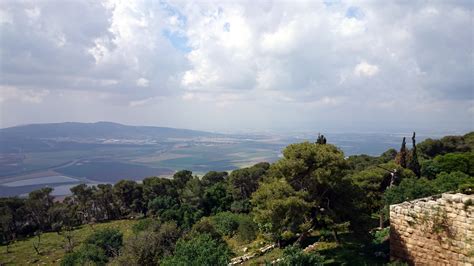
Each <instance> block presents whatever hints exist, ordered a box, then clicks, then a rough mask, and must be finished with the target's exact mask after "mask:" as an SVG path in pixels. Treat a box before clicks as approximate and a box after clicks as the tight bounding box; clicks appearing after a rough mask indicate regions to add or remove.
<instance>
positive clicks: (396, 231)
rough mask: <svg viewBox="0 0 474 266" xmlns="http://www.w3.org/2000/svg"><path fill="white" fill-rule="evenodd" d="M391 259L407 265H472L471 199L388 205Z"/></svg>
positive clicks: (473, 213)
mask: <svg viewBox="0 0 474 266" xmlns="http://www.w3.org/2000/svg"><path fill="white" fill-rule="evenodd" d="M390 257H391V258H392V259H394V260H395V259H396V260H400V261H405V262H408V263H409V264H410V265H463V266H467V265H474V195H464V194H448V193H445V194H443V195H441V196H434V197H428V198H423V199H418V200H414V201H409V202H404V203H400V204H397V205H391V206H390Z"/></svg>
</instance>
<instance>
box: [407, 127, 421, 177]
mask: <svg viewBox="0 0 474 266" xmlns="http://www.w3.org/2000/svg"><path fill="white" fill-rule="evenodd" d="M415 135H416V133H415V132H413V136H412V137H411V141H412V144H413V149H412V151H411V158H410V162H408V168H409V169H410V170H412V171H413V173H415V175H416V176H417V177H418V178H420V177H421V166H420V163H419V162H418V154H417V151H416V140H415Z"/></svg>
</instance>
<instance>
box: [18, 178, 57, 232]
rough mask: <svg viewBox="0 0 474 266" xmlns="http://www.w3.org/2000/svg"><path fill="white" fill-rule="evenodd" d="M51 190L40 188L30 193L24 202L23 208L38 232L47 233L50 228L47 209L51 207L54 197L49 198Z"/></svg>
mask: <svg viewBox="0 0 474 266" xmlns="http://www.w3.org/2000/svg"><path fill="white" fill-rule="evenodd" d="M52 191H53V189H52V188H49V187H47V188H42V189H38V190H35V191H32V192H30V194H28V199H27V200H26V203H25V207H26V209H27V211H28V214H29V217H30V218H31V220H32V222H33V223H34V224H35V225H36V226H37V227H38V228H39V230H40V231H47V230H49V229H50V228H51V217H50V215H49V209H50V208H51V207H52V206H53V203H54V202H53V199H54V197H53V196H51V192H52Z"/></svg>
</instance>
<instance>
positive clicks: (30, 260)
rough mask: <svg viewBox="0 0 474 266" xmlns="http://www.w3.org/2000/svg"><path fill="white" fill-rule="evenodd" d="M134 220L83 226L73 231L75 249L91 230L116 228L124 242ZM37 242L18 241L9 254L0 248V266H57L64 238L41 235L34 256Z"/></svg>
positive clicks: (32, 240)
mask: <svg viewBox="0 0 474 266" xmlns="http://www.w3.org/2000/svg"><path fill="white" fill-rule="evenodd" d="M135 223H136V221H135V220H118V221H112V222H107V223H100V224H95V225H94V226H90V225H83V226H80V227H79V228H78V229H75V230H74V231H73V241H74V243H75V248H77V247H78V246H79V245H80V244H81V243H82V241H84V239H85V238H86V237H87V236H89V235H90V234H92V232H93V230H98V229H103V228H106V227H107V228H117V229H119V230H120V231H121V232H122V233H123V234H124V239H125V240H126V239H127V238H128V237H130V236H131V235H132V234H133V233H132V226H133V225H134V224H135ZM37 241H38V238H37V237H31V238H28V239H24V240H19V241H16V242H15V243H13V244H12V245H10V248H9V251H10V252H9V253H6V247H5V246H0V247H1V249H0V265H27V264H35V265H59V264H60V261H61V259H62V258H63V256H64V253H65V250H64V246H65V243H66V240H65V238H64V236H62V235H59V234H57V233H44V234H42V235H41V244H40V248H39V250H40V252H41V254H40V255H38V254H36V251H35V249H34V248H33V243H36V242H37Z"/></svg>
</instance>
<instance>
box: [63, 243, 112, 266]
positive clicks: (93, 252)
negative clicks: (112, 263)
mask: <svg viewBox="0 0 474 266" xmlns="http://www.w3.org/2000/svg"><path fill="white" fill-rule="evenodd" d="M107 261H108V258H107V256H106V255H105V253H104V251H103V250H102V249H101V248H99V247H97V246H95V245H90V244H85V245H82V246H81V247H80V249H79V250H77V251H76V252H73V253H69V254H66V256H64V258H63V260H62V261H61V265H62V266H71V265H97V266H102V265H104V266H105V265H106V263H107Z"/></svg>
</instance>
